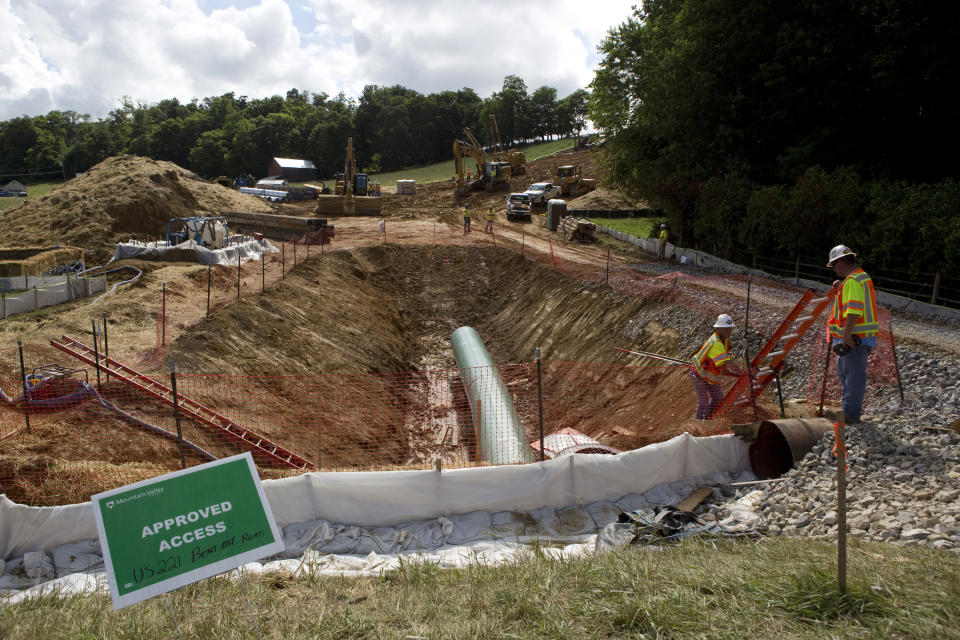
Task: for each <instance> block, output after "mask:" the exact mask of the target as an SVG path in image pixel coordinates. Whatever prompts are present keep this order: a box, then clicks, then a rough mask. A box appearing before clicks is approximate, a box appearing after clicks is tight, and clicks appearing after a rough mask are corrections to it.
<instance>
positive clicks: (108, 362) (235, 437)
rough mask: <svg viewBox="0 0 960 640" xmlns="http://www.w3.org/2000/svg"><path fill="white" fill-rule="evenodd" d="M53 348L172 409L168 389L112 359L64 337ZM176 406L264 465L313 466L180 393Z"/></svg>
mask: <svg viewBox="0 0 960 640" xmlns="http://www.w3.org/2000/svg"><path fill="white" fill-rule="evenodd" d="M50 345H51V346H53V347H56V348H57V349H60V351H63V352H64V353H68V354H70V355H72V356H73V357H74V358H77V359H78V360H81V361H82V362H85V363H87V364H88V365H90V366H92V367H97V368H98V369H100V370H101V371H103V372H104V373H107V374H109V375H110V376H112V377H114V378H116V379H117V380H120V381H121V382H123V383H125V384H128V385H130V386H131V387H134V388H135V389H139V390H140V391H143V392H144V393H146V394H148V395H150V396H153V397H154V398H157V399H158V400H162V401H163V402H166V403H167V404H169V405H170V406H173V391H172V390H171V389H170V388H169V387H167V386H165V385H163V384H160V383H159V382H157V381H156V380H154V379H153V378H150V377H148V376H145V375H143V374H142V373H139V372H137V371H135V370H133V369H131V368H130V367H128V366H126V365H124V364H122V363H120V362H117V361H116V360H114V359H113V358H107V357H104V355H103V354H102V353H101V354H98V355H97V356H95V355H94V351H93V349H91V348H90V347H88V346H87V345H85V344H83V343H82V342H79V341H77V340H74V339H73V338H69V337H67V336H63V338H61V341H60V342H58V341H57V340H51V341H50ZM177 405H178V406H179V407H180V411H183V412H184V413H185V414H186V415H187V416H189V417H191V418H193V419H194V420H195V421H197V422H198V423H200V424H201V425H204V426H206V427H209V428H211V429H213V430H214V432H215V433H218V434H220V435H223V436H226V438H227V440H229V441H231V442H233V443H234V444H236V445H239V446H241V447H243V448H246V449H249V450H250V452H251V453H252V454H253V457H254V458H255V459H256V460H257V461H258V462H260V463H261V464H264V465H268V466H285V467H292V468H294V469H301V470H303V469H306V468H308V467H310V466H311V464H310V462H309V461H307V460H305V459H303V458H301V457H300V456H298V455H297V454H295V453H292V452H290V451H287V450H286V449H284V448H283V447H281V446H279V445H277V444H276V443H274V442H271V441H270V440H268V439H266V438H264V437H263V436H260V435H257V434H256V433H254V432H253V431H250V430H249V429H247V428H246V427H243V426H241V425H239V424H237V423H236V422H234V421H233V420H231V419H229V418H227V417H226V416H223V415H220V414H219V413H217V412H216V411H213V410H212V409H208V408H207V407H205V406H203V405H202V404H200V403H199V402H196V401H194V400H191V399H190V398H188V397H186V396H184V395H183V394H181V393H177Z"/></svg>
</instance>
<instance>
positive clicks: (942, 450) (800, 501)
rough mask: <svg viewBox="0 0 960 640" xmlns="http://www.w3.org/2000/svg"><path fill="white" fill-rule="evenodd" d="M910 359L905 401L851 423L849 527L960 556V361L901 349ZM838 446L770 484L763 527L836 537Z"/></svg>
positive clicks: (823, 447)
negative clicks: (959, 426)
mask: <svg viewBox="0 0 960 640" xmlns="http://www.w3.org/2000/svg"><path fill="white" fill-rule="evenodd" d="M900 361H901V375H902V378H903V384H904V394H905V397H906V402H905V404H904V406H900V405H899V398H896V399H890V400H889V401H887V403H886V404H885V405H884V406H883V408H882V409H881V410H880V411H878V412H875V413H873V414H867V415H865V416H864V420H863V422H862V423H860V424H856V425H851V426H848V427H847V429H846V449H847V457H848V464H849V471H848V473H847V482H848V483H847V524H848V531H849V533H850V534H851V535H853V536H857V537H860V538H863V539H865V540H874V541H882V542H889V543H892V544H896V545H927V546H931V547H934V548H937V549H950V550H953V551H954V552H960V433H958V432H956V431H953V430H952V429H950V426H951V425H953V424H955V423H956V422H957V420H958V419H960V380H958V373H957V372H958V371H960V361H958V360H957V359H956V358H952V357H949V356H941V357H931V356H929V355H926V354H923V353H920V352H901V353H900ZM867 394H868V395H869V394H870V390H869V389H868V390H867ZM834 443H835V439H834V434H833V433H828V434H827V435H826V436H825V437H824V438H822V439H821V440H820V442H818V443H817V444H816V445H815V446H814V447H813V449H812V450H811V451H810V452H809V453H808V454H807V455H806V457H804V458H803V459H802V460H801V461H800V462H798V463H797V465H796V467H795V468H794V469H793V470H791V471H790V472H788V473H787V474H785V475H784V476H783V480H782V481H779V482H774V483H772V484H769V485H766V486H765V487H764V488H763V492H762V496H761V497H760V498H759V500H756V501H755V502H756V505H757V512H758V513H759V515H760V516H761V517H760V519H759V521H757V522H756V523H755V524H754V525H753V526H754V529H755V530H756V531H759V532H763V533H767V534H771V535H785V536H806V537H810V538H815V539H834V538H836V535H837V497H836V496H837V480H836V477H837V466H836V458H835V457H834V454H833V448H834ZM755 489H756V486H753V487H747V488H745V489H744V490H742V491H740V492H738V494H737V495H735V496H733V497H732V500H736V499H738V498H741V497H742V496H744V495H746V494H747V493H748V492H750V491H751V490H755ZM715 495H716V492H715ZM732 507H733V505H732V504H731V503H729V502H728V503H726V504H724V505H718V506H715V507H714V509H713V510H714V515H715V516H716V517H717V518H719V519H723V518H727V517H729V516H730V514H731V511H732Z"/></svg>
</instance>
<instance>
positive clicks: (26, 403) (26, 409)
mask: <svg viewBox="0 0 960 640" xmlns="http://www.w3.org/2000/svg"><path fill="white" fill-rule="evenodd" d="M17 351H19V352H20V380H21V382H22V384H23V417H24V419H25V420H26V421H27V432H29V431H30V398H29V396H28V395H27V371H26V369H25V368H24V366H23V343H22V342H20V341H19V340H17Z"/></svg>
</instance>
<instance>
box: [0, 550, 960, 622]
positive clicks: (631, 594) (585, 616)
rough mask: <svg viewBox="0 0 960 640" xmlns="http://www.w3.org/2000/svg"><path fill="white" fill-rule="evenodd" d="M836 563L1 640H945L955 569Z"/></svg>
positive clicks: (382, 587) (685, 569)
mask: <svg viewBox="0 0 960 640" xmlns="http://www.w3.org/2000/svg"><path fill="white" fill-rule="evenodd" d="M848 551H849V564H848V583H847V584H848V588H847V592H846V593H840V592H839V590H838V589H837V584H836V578H835V571H836V547H835V546H834V545H833V544H830V543H824V542H814V541H809V540H804V539H799V538H769V539H763V540H761V541H759V542H754V541H748V540H731V539H714V540H711V539H704V540H696V539H693V540H689V541H687V542H685V543H683V545H682V546H672V545H669V544H668V545H666V546H665V548H664V549H662V550H653V549H649V548H648V549H643V548H632V547H631V548H627V549H624V550H620V551H616V552H612V553H607V554H603V555H600V556H587V557H582V558H577V559H572V560H566V561H561V560H557V559H554V558H553V557H550V556H549V555H548V554H547V553H545V552H541V553H534V554H532V556H531V557H530V558H529V559H526V560H521V561H518V562H515V563H510V564H506V565H503V566H499V567H481V566H468V567H464V568H460V569H439V568H437V567H434V566H431V565H422V564H409V565H407V566H405V567H404V568H402V569H400V570H398V571H393V572H388V573H385V574H384V575H382V576H381V577H378V578H342V577H311V576H309V575H308V576H307V577H301V578H294V577H292V576H290V575H288V574H272V575H266V576H255V575H247V576H246V577H244V578H243V580H242V582H240V581H238V580H236V579H230V578H228V577H218V578H212V579H210V580H207V581H205V582H201V583H198V584H195V585H191V586H188V587H184V588H183V589H180V590H179V591H177V592H174V593H173V594H172V595H171V596H169V597H167V596H160V597H156V598H153V599H152V600H147V601H145V602H141V603H139V604H136V605H133V606H131V607H129V608H126V609H123V610H121V611H119V612H115V611H113V610H112V608H111V605H110V599H109V596H106V595H96V596H80V597H73V598H65V599H57V598H42V599H35V600H32V601H28V602H24V603H21V604H18V605H14V606H3V605H0V637H3V638H6V639H9V640H25V639H28V638H29V639H33V638H45V639H50V640H55V639H63V640H67V639H70V640H73V639H75V638H139V639H142V640H154V639H156V640H160V639H163V640H166V639H168V638H177V637H178V636H179V637H183V638H257V639H279V638H283V639H286V640H296V639H301V638H302V639H304V640H306V639H307V638H311V639H312V638H330V639H333V638H337V639H340V638H357V639H359V638H396V639H398V640H400V639H404V638H524V639H526V638H565V639H568V640H579V639H587V638H674V639H676V638H711V639H721V640H722V639H725V638H729V639H731V640H733V639H735V640H743V638H757V639H766V638H776V639H777V640H790V639H793V638H798V639H799V638H810V639H815V638H816V639H820V638H929V639H931V640H933V639H937V640H940V639H945V638H957V637H958V629H960V579H958V577H960V557H958V555H957V554H954V553H950V552H947V551H936V550H932V549H921V548H917V547H895V546H891V545H884V544H879V543H861V542H859V541H857V540H852V541H851V545H850V547H849V549H848ZM227 576H233V577H234V578H235V577H236V576H237V574H236V572H233V573H232V574H227ZM171 612H172V613H173V615H171ZM174 616H175V617H174Z"/></svg>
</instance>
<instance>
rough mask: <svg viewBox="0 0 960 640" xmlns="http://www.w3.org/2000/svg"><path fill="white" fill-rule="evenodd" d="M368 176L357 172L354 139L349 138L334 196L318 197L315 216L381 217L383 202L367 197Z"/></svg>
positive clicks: (379, 199)
mask: <svg viewBox="0 0 960 640" xmlns="http://www.w3.org/2000/svg"><path fill="white" fill-rule="evenodd" d="M367 184H368V181H367V174H365V173H359V172H357V167H356V162H355V160H354V157H353V138H347V152H346V160H345V161H344V165H343V173H340V174H338V175H337V184H336V187H335V188H334V195H318V196H317V206H316V207H314V209H313V213H314V215H339V214H343V215H380V214H381V213H382V212H383V200H382V199H381V198H375V197H370V196H367Z"/></svg>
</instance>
